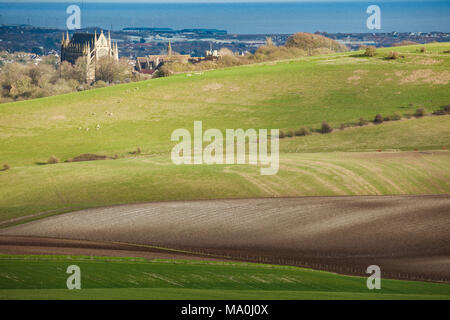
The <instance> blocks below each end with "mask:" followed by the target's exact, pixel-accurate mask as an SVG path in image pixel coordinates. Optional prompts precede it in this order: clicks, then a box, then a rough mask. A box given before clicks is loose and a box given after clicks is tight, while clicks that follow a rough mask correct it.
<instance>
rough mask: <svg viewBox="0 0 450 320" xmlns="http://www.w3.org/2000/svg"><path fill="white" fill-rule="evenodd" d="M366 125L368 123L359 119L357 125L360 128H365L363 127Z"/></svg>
mask: <svg viewBox="0 0 450 320" xmlns="http://www.w3.org/2000/svg"><path fill="white" fill-rule="evenodd" d="M368 123H369V121H367V120H366V119H364V118H359V122H358V125H359V126H360V127H362V126H365V125H367V124H368Z"/></svg>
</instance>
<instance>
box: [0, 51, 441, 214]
mask: <svg viewBox="0 0 450 320" xmlns="http://www.w3.org/2000/svg"><path fill="white" fill-rule="evenodd" d="M419 47H420V46H410V47H400V48H395V49H394V50H397V51H400V52H401V54H402V55H404V56H405V58H401V59H398V60H386V59H385V55H386V54H387V52H388V51H390V50H392V49H382V50H378V55H377V56H375V57H372V58H368V57H363V56H361V54H362V52H356V53H355V52H350V53H339V54H333V55H326V56H317V57H307V58H301V59H298V60H293V61H281V62H276V63H264V64H258V65H249V66H243V67H235V68H229V69H222V70H214V71H209V72H205V73H202V74H191V75H187V74H179V75H176V76H173V77H168V78H160V79H155V80H149V81H144V82H140V83H133V84H126V85H119V86H114V87H108V88H103V89H97V90H91V91H86V92H79V93H72V94H67V95H62V96H55V97H48V98H43V99H36V100H31V101H24V102H16V103H10V104H3V105H0V165H2V164H4V163H6V164H8V165H9V166H10V167H11V169H10V170H8V171H0V185H1V187H0V213H1V215H0V221H1V220H3V221H4V220H8V219H11V218H14V217H21V216H27V215H31V214H35V213H40V212H47V211H49V212H48V213H49V214H52V213H56V212H61V211H65V210H71V209H73V208H84V207H91V206H102V205H110V204H119V203H129V202H142V201H156V200H176V199H194V198H195V199H205V198H228V197H231V198H233V197H261V196H299V195H336V194H411V193H412V194H414V193H449V192H450V185H449V183H448V181H450V179H449V178H450V177H449V175H450V172H449V170H448V166H446V164H447V163H448V160H449V157H450V155H449V154H448V153H447V152H446V151H444V149H449V148H450V143H449V141H450V116H448V115H447V116H432V117H425V118H422V119H412V120H402V121H395V122H389V123H385V124H382V125H378V126H373V125H372V126H367V127H363V128H351V129H346V130H344V131H339V130H336V132H333V133H331V134H328V135H320V134H314V135H311V136H308V137H297V138H286V139H283V140H282V141H281V146H280V150H281V152H282V153H281V155H280V161H281V169H280V172H279V174H278V175H277V176H274V177H264V179H263V178H262V177H261V176H259V171H258V170H257V168H256V167H250V166H181V167H177V166H174V165H173V164H172V163H171V161H170V157H169V152H170V150H171V148H172V147H173V145H174V143H172V142H171V141H170V135H171V133H172V132H173V130H175V129H177V128H187V129H189V130H192V127H193V122H194V120H202V121H203V126H204V130H206V129H208V128H218V129H221V130H225V129H226V128H244V129H245V128H256V129H259V128H280V129H283V130H295V129H297V128H299V127H301V126H306V127H310V128H312V129H315V128H318V127H319V126H320V124H321V123H322V121H324V120H326V121H328V122H329V123H330V124H331V125H332V126H334V127H336V128H338V127H339V126H340V124H341V123H350V122H357V121H358V120H359V118H361V117H364V118H365V119H368V120H371V119H373V118H374V116H375V115H376V114H378V113H380V114H382V115H383V116H388V115H391V114H393V113H395V112H397V113H399V114H406V113H414V111H415V110H416V109H417V108H420V107H424V108H426V109H427V110H428V111H433V110H437V109H439V108H440V107H441V106H443V105H447V104H449V103H450V90H449V88H450V85H449V81H450V73H449V71H448V70H449V68H450V54H444V53H443V51H445V50H449V49H450V44H448V43H447V44H430V45H427V46H426V47H427V52H425V53H420V52H419V51H418V48H419ZM97 125H99V130H96V127H97ZM88 128H89V130H88V131H87V129H88ZM138 146H139V147H140V148H141V149H142V154H141V155H139V156H134V155H131V154H130V152H131V151H133V150H135V149H136V148H137V147H138ZM416 149H418V150H420V151H429V150H435V151H436V150H440V152H434V153H433V154H431V155H429V154H420V153H419V154H411V153H404V154H403V153H401V156H399V157H397V156H389V155H386V156H381V155H378V153H371V152H373V151H377V150H383V151H387V150H389V151H399V150H403V151H405V150H406V151H407V150H416ZM330 151H333V152H334V151H339V152H340V153H330ZM348 152H352V153H348ZM360 152H369V153H363V154H357V153H360ZM83 153H96V154H104V155H108V156H113V155H115V154H117V155H118V156H119V159H118V160H108V161H95V162H84V163H60V164H56V165H43V164H44V163H45V162H46V161H47V159H48V158H49V157H50V156H52V155H54V156H56V157H57V158H59V159H60V160H62V161H64V160H66V159H69V158H72V157H75V156H77V155H80V154H83ZM372 155H376V156H372ZM53 210H55V211H53Z"/></svg>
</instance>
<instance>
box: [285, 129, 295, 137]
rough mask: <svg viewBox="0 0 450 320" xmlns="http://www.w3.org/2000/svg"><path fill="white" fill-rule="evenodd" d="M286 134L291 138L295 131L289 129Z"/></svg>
mask: <svg viewBox="0 0 450 320" xmlns="http://www.w3.org/2000/svg"><path fill="white" fill-rule="evenodd" d="M286 136H287V137H289V138H292V137H293V136H294V132H292V131H291V130H289V131H288V132H287V133H286Z"/></svg>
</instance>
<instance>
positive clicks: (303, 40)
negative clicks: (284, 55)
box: [285, 32, 348, 54]
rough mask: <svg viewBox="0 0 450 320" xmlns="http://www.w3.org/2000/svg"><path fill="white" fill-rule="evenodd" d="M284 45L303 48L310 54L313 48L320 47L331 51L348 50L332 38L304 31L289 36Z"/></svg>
mask: <svg viewBox="0 0 450 320" xmlns="http://www.w3.org/2000/svg"><path fill="white" fill-rule="evenodd" d="M285 45H286V47H288V48H299V49H302V50H305V51H307V52H308V53H309V54H311V53H312V51H313V50H314V49H320V48H327V49H329V50H331V51H333V52H345V51H348V48H347V47H346V46H345V45H343V44H341V43H339V42H337V41H335V40H333V39H330V38H327V37H324V36H322V35H318V34H312V33H306V32H298V33H296V34H294V35H292V36H290V37H289V39H288V40H287V41H286V44H285Z"/></svg>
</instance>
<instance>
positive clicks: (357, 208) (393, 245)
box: [0, 195, 450, 282]
mask: <svg viewBox="0 0 450 320" xmlns="http://www.w3.org/2000/svg"><path fill="white" fill-rule="evenodd" d="M0 235H3V236H2V237H0V253H26V252H30V253H32V252H38V253H47V254H50V253H54V254H64V252H79V254H83V255H84V254H88V255H113V256H114V255H122V256H140V257H142V256H144V255H146V257H150V258H151V257H166V258H170V257H172V258H180V256H179V254H180V253H174V252H168V251H164V250H156V251H155V249H151V248H145V249H144V247H135V246H132V245H125V244H123V243H130V244H141V245H152V246H158V247H164V248H172V249H179V250H186V251H189V252H196V253H202V254H211V255H215V256H216V257H217V258H219V259H221V258H230V259H234V260H246V261H255V262H266V263H276V264H289V265H297V266H305V267H312V268H316V269H322V270H329V271H334V272H339V273H346V274H361V275H363V274H365V273H364V272H365V269H366V268H367V266H369V265H371V264H376V265H379V266H380V267H381V270H382V272H383V275H384V276H386V277H391V278H405V279H416V280H434V281H447V282H450V195H443V196H375V197H365V196H363V197H312V198H311V197H305V198H275V199H273V198H272V199H247V200H214V201H178V202H164V203H149V204H137V205H126V206H117V207H107V208H97V209H89V210H82V211H77V212H72V213H68V214H63V215H59V216H53V217H49V218H45V219H42V220H38V221H33V222H30V223H27V224H23V225H19V226H14V227H10V228H7V229H2V230H0ZM5 236H8V237H10V238H8V237H5ZM24 236H25V237H40V238H41V239H37V240H33V241H35V242H33V243H32V244H30V243H27V242H26V241H25V240H26V239H28V240H30V238H23V237H24ZM11 237H13V238H11ZM14 237H15V238H14ZM17 237H19V238H17ZM42 238H56V239H58V238H59V239H72V240H83V241H88V243H90V244H89V245H87V244H86V242H83V241H78V242H67V240H64V241H62V240H51V241H49V240H45V241H43V242H42ZM5 239H6V240H5ZM24 239H25V240H24ZM40 241H41V242H42V243H40ZM92 241H94V242H101V244H102V245H101V246H100V245H99V244H98V243H96V244H95V245H94V246H92V245H93V243H92ZM118 243H122V244H118ZM57 244H58V245H57ZM59 244H60V245H61V246H59ZM69 244H70V245H69ZM104 246H106V247H104ZM67 248H70V249H67ZM27 250H28V251H27ZM65 250H68V251H65ZM65 254H75V253H65ZM76 254H78V253H76ZM182 256H183V257H182V258H186V257H187V255H186V253H184V254H182ZM199 258H202V257H201V256H200V257H199Z"/></svg>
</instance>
